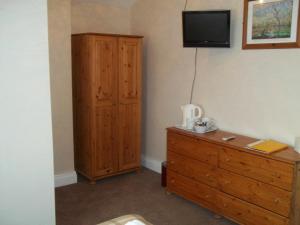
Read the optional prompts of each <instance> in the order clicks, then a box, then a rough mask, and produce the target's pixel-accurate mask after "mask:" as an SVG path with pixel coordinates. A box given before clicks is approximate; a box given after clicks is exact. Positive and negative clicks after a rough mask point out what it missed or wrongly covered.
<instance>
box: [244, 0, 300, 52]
mask: <svg viewBox="0 0 300 225" xmlns="http://www.w3.org/2000/svg"><path fill="white" fill-rule="evenodd" d="M299 2H300V0H244V23H243V43H242V48H243V49H280V48H300V4H299Z"/></svg>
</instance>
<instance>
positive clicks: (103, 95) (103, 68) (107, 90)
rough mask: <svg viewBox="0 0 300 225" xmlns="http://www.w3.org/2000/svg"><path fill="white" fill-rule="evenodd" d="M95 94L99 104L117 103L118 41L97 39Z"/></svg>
mask: <svg viewBox="0 0 300 225" xmlns="http://www.w3.org/2000/svg"><path fill="white" fill-rule="evenodd" d="M95 62H96V63H95V85H96V87H95V92H96V93H95V94H96V99H97V104H112V103H116V98H117V93H118V91H117V87H118V82H117V79H118V76H117V72H118V67H117V65H118V39H117V38H115V37H104V36H103V37H101V36H99V37H95Z"/></svg>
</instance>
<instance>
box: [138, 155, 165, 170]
mask: <svg viewBox="0 0 300 225" xmlns="http://www.w3.org/2000/svg"><path fill="white" fill-rule="evenodd" d="M161 163H162V161H158V160H156V159H151V158H149V157H147V156H145V155H143V156H142V165H143V166H144V167H146V168H147V169H149V170H153V171H155V172H157V173H161Z"/></svg>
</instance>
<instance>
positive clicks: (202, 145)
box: [168, 132, 220, 166]
mask: <svg viewBox="0 0 300 225" xmlns="http://www.w3.org/2000/svg"><path fill="white" fill-rule="evenodd" d="M218 149H220V147H219V146H217V145H214V144H211V143H208V142H205V141H199V140H197V139H195V138H191V137H187V136H183V135H178V134H175V133H170V132H169V133H168V150H170V151H173V152H176V153H179V154H181V155H185V156H187V157H190V158H193V159H196V160H199V161H201V162H205V163H209V164H211V165H215V166H216V165H217V163H218Z"/></svg>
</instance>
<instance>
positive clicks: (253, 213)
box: [217, 193, 289, 225]
mask: <svg viewBox="0 0 300 225" xmlns="http://www.w3.org/2000/svg"><path fill="white" fill-rule="evenodd" d="M217 202H218V204H219V210H220V212H221V213H222V214H223V215H225V216H227V217H230V218H231V219H233V220H235V221H236V222H238V223H240V224H243V225H288V224H289V220H288V219H287V218H285V217H283V216H280V215H278V214H276V213H272V212H270V211H268V210H265V209H263V208H260V207H258V206H256V205H253V204H250V203H247V202H244V201H242V200H239V199H238V198H235V197H231V196H229V195H227V194H223V193H218V195H217Z"/></svg>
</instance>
